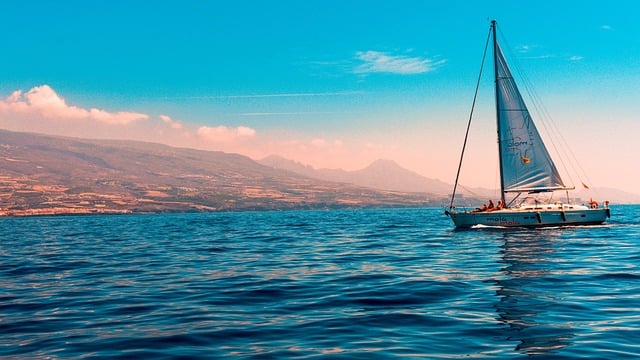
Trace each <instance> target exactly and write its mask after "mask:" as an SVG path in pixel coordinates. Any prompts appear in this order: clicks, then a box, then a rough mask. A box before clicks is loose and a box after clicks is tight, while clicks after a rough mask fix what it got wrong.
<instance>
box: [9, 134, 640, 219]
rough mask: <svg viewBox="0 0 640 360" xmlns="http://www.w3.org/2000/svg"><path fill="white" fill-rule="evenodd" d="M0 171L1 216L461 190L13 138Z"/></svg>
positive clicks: (415, 199)
mask: <svg viewBox="0 0 640 360" xmlns="http://www.w3.org/2000/svg"><path fill="white" fill-rule="evenodd" d="M0 169H1V172H0V215H12V214H13V215H21V214H23V215H29V214H31V213H37V214H49V213H92V212H98V213H100V212H116V213H117V212H164V211H229V210H285V209H326V208H362V207H389V206H395V207H398V206H401V207H408V206H442V205H444V204H446V203H447V200H448V194H449V193H450V192H451V189H452V186H451V185H450V184H447V183H445V182H442V181H440V180H437V179H432V178H427V177H423V176H421V175H419V174H416V173H414V172H411V171H409V170H407V169H404V168H402V167H400V166H399V165H398V164H397V163H395V162H394V161H390V160H377V161H375V162H373V163H372V164H371V165H369V166H367V167H366V168H364V169H361V170H357V171H345V170H340V169H314V168H312V167H310V166H305V165H303V164H300V163H297V162H294V161H291V160H287V159H284V158H281V157H278V156H269V157H267V158H265V159H262V160H260V161H254V160H252V159H250V158H248V157H246V156H242V155H238V154H229V153H223V152H219V151H202V150H194V149H187V148H175V147H170V146H167V145H161V144H154V143H144V142H136V141H116V140H88V139H76V138H67V137H59V136H48V135H39V134H32V133H18V132H10V131H4V130H0ZM460 191H461V197H465V198H467V202H468V203H475V204H477V203H478V202H479V201H486V199H487V198H490V197H491V196H495V191H493V190H486V189H468V190H467V189H461V190H460ZM596 193H598V194H599V195H600V196H601V198H606V199H609V200H611V201H612V202H613V203H623V202H625V203H638V202H640V196H639V195H636V194H629V193H626V192H622V191H619V190H615V189H596ZM579 196H580V195H579ZM582 196H583V197H584V198H587V199H588V198H589V195H588V194H586V193H584V195H582Z"/></svg>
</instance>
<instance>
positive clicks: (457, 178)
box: [449, 25, 495, 209]
mask: <svg viewBox="0 0 640 360" xmlns="http://www.w3.org/2000/svg"><path fill="white" fill-rule="evenodd" d="M493 26H495V25H491V27H489V34H488V35H487V42H486V44H485V45H484V54H482V63H481V64H480V74H479V75H478V82H477V83H476V91H475V93H474V94H473V103H472V104H471V113H470V114H469V121H468V122H467V131H466V132H465V134H464V142H463V144H462V152H461V153H460V162H459V163H458V172H457V173H456V182H455V184H454V185H453V193H452V194H451V203H450V204H449V209H453V201H454V199H455V197H456V189H457V188H458V180H459V179H460V170H461V169H462V159H464V150H465V149H466V148H467V140H468V139H469V129H470V128H471V119H472V118H473V110H474V109H475V107H476V99H477V98H478V89H480V80H481V79H482V71H483V70H484V61H485V60H486V58H487V49H488V48H489V40H490V39H491V31H492V30H493Z"/></svg>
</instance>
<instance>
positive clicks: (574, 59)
mask: <svg viewBox="0 0 640 360" xmlns="http://www.w3.org/2000/svg"><path fill="white" fill-rule="evenodd" d="M582 59H583V57H582V56H580V55H573V56H571V57H569V60H571V61H580V60H582Z"/></svg>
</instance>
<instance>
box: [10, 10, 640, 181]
mask: <svg viewBox="0 0 640 360" xmlns="http://www.w3.org/2000/svg"><path fill="white" fill-rule="evenodd" d="M639 10H640V3H637V2H635V1H631V0H629V1H609V2H602V1H545V0H543V1H485V2H470V1H426V0H425V1H393V2H383V1H379V2H378V1H313V0H312V1H195V0H194V1H189V0H186V1H113V0H110V1H64V2H54V1H29V2H4V3H2V4H0V30H1V31H2V33H3V34H4V36H3V51H2V54H3V56H1V57H0V80H1V81H0V97H1V98H3V99H6V100H5V102H4V104H1V105H0V116H1V117H0V119H1V120H0V126H1V127H3V128H7V129H10V130H21V131H37V132H45V133H54V134H61V135H69V136H83V137H115V138H130V139H137V140H145V141H155V142H163V143H168V144H171V145H176V146H190V147H196V148H202V149H210V150H222V151H228V152H238V153H242V154H245V155H248V156H251V157H253V158H261V157H263V156H266V155H269V154H279V155H282V156H285V157H287V158H291V159H294V160H297V161H300V162H303V163H305V164H310V165H313V166H315V167H341V168H346V169H357V168H362V167H364V166H366V165H367V164H368V163H370V162H372V161H373V160H375V159H377V158H387V159H392V160H396V161H397V162H398V163H400V164H401V165H402V166H404V167H406V168H409V169H411V170H414V171H416V172H419V173H421V174H423V175H425V176H428V177H433V178H440V179H441V180H444V181H448V182H452V181H453V178H454V176H455V166H456V164H457V156H458V154H459V150H460V146H461V142H462V136H463V131H464V126H465V125H466V119H467V117H468V112H469V108H470V105H471V100H472V96H473V87H474V85H475V81H476V77H477V73H478V70H479V66H480V61H481V56H482V50H483V47H484V41H485V40H486V36H487V33H488V29H489V21H490V19H494V18H495V19H497V20H498V23H499V27H500V30H501V32H502V33H503V34H504V36H505V38H506V40H507V45H506V46H504V47H508V48H509V49H510V50H507V51H506V52H507V56H509V55H511V57H512V58H513V60H514V61H513V62H514V63H516V64H518V66H519V67H520V68H522V69H523V71H524V72H525V73H526V75H527V77H528V79H529V80H530V82H531V83H532V84H533V86H534V88H535V91H536V93H537V95H538V96H539V97H540V98H541V99H542V100H543V103H544V105H545V107H546V108H547V110H548V111H549V112H550V113H551V114H552V116H553V120H554V121H555V122H556V123H558V124H559V127H560V128H561V129H562V130H564V131H563V136H564V138H566V140H567V142H569V143H570V145H571V147H572V151H573V152H574V153H575V154H576V155H577V157H578V158H579V160H580V163H581V166H582V167H584V168H585V170H586V171H587V172H589V177H590V178H591V180H593V182H595V183H596V185H597V186H610V187H620V188H624V189H627V190H634V184H637V183H638V182H639V180H640V175H638V173H637V171H638V170H636V169H635V168H636V166H634V167H633V169H632V170H630V169H629V167H630V166H629V163H628V162H627V163H625V162H618V161H617V160H616V159H617V158H619V157H620V155H619V153H620V152H622V153H625V154H629V153H632V154H637V153H638V152H639V151H640V148H639V147H638V146H639V145H637V143H638V141H637V140H636V139H635V135H637V134H638V130H639V129H640V125H638V124H637V119H638V116H637V114H638V110H639V107H640V105H638V103H639V102H638V100H639V99H638V91H637V88H638V85H637V84H640V24H639V22H638V21H637V13H638V11H639ZM512 66H513V64H512ZM488 74H490V72H488ZM490 82H491V80H490V79H489V78H487V80H486V81H484V82H483V88H486V89H489V87H490ZM17 91H18V92H19V93H16V92H17ZM479 100H480V104H479V105H480V108H479V110H478V116H479V118H480V119H479V120H478V121H479V122H478V123H479V124H480V125H479V126H478V130H479V131H478V132H479V135H478V137H477V138H478V139H479V141H478V143H479V144H480V143H482V142H485V143H486V142H488V143H490V144H493V143H494V142H495V140H493V139H492V137H494V135H493V134H494V133H495V131H494V130H492V129H491V126H492V125H493V118H492V116H493V112H492V111H493V110H492V109H491V107H490V106H491V105H492V101H493V100H492V93H491V90H490V89H489V90H488V91H487V94H486V95H485V96H481V97H480V99H479ZM483 105H486V107H484V108H483V107H482V106H483ZM483 121H484V122H483ZM620 133H621V134H620ZM595 135H597V138H598V140H597V143H598V144H600V145H599V146H598V147H597V148H595V147H594V146H590V145H589V143H590V140H587V139H591V138H592V137H593V136H595ZM485 147H486V146H485ZM494 152H495V147H491V146H489V147H486V149H479V150H477V151H476V152H474V154H476V155H475V156H476V157H474V156H473V155H472V157H471V158H470V160H469V162H470V164H471V165H470V167H471V168H472V170H471V171H472V172H471V173H470V174H471V175H470V176H469V177H468V181H467V183H468V184H469V185H481V186H492V184H494V183H495V175H494V174H495V171H494V170H493V167H494V165H493V163H492V162H491V161H493V158H494V156H493V155H492V154H493V153H494ZM489 159H491V161H489ZM489 162H491V164H492V165H491V171H489V172H490V173H491V175H490V176H487V177H486V178H482V177H481V176H477V175H478V174H479V173H480V172H486V171H484V169H483V168H481V167H480V166H479V165H482V166H485V165H486V164H487V163H489ZM474 171H475V172H474ZM591 173H595V174H591ZM621 173H624V174H626V175H625V179H620V178H621V177H620V176H616V175H618V174H621ZM629 174H631V176H629Z"/></svg>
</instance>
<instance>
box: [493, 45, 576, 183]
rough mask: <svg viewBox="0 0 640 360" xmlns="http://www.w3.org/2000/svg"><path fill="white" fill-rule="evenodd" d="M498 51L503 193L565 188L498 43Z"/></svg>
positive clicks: (499, 124) (497, 104)
mask: <svg viewBox="0 0 640 360" xmlns="http://www.w3.org/2000/svg"><path fill="white" fill-rule="evenodd" d="M494 50H495V61H496V64H495V71H496V106H497V115H498V120H497V121H498V142H499V147H500V163H501V172H502V187H503V191H504V192H535V191H550V190H558V189H565V188H566V187H565V185H564V183H563V182H562V179H561V178H560V174H559V173H558V170H557V169H556V166H555V165H554V164H553V160H551V156H550V155H549V152H548V151H547V148H546V147H545V146H544V143H543V142H542V139H541V137H540V133H539V132H538V130H537V129H536V126H535V125H534V123H533V120H532V119H531V116H530V115H529V110H527V106H526V105H525V103H524V100H523V99H522V96H521V95H520V91H518V88H517V86H516V83H515V81H514V80H513V77H512V76H511V72H510V71H509V67H508V66H507V62H506V60H505V58H504V55H503V54H502V50H501V49H500V46H499V45H498V44H497V43H496V44H495V49H494Z"/></svg>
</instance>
